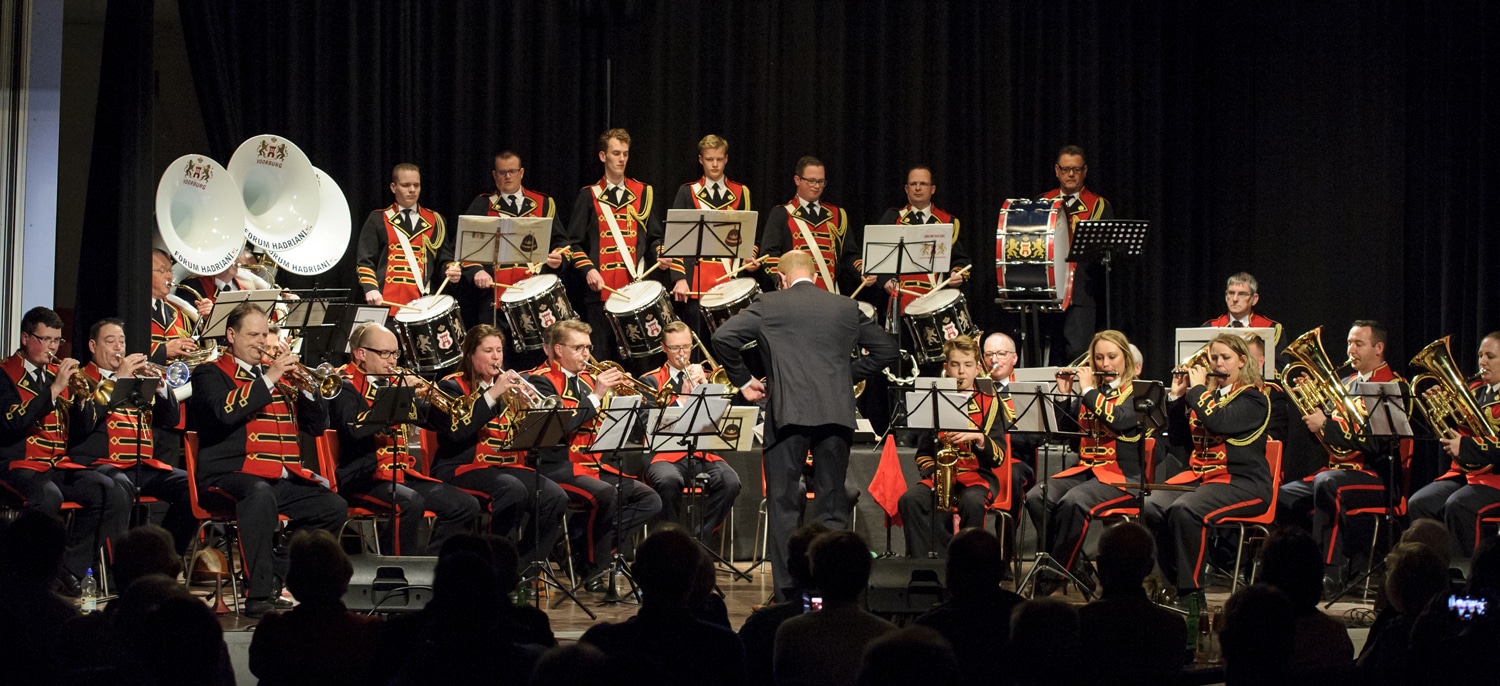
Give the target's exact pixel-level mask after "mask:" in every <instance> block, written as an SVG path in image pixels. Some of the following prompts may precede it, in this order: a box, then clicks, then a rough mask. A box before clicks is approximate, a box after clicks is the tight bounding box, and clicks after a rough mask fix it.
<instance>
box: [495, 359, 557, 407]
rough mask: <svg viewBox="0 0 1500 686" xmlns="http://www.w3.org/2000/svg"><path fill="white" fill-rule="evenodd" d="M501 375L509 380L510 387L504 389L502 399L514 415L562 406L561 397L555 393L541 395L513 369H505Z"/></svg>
mask: <svg viewBox="0 0 1500 686" xmlns="http://www.w3.org/2000/svg"><path fill="white" fill-rule="evenodd" d="M503 376H505V378H506V379H507V380H509V381H510V383H511V386H510V388H507V389H505V393H504V399H505V407H506V410H507V411H509V412H510V413H511V415H512V416H514V417H517V418H519V417H524V416H526V413H527V412H530V411H532V410H553V409H557V408H558V407H561V406H562V399H561V398H559V397H557V396H555V395H543V394H542V392H541V391H540V390H539V389H537V387H536V386H535V385H533V384H532V383H531V382H530V381H527V380H526V377H524V376H521V375H520V374H517V373H516V372H515V370H506V371H505V372H504V373H503Z"/></svg>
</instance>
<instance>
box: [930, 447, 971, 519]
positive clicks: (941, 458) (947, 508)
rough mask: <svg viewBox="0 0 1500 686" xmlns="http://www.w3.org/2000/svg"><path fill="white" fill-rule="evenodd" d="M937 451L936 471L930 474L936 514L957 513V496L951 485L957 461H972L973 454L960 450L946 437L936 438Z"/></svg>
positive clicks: (956, 474)
mask: <svg viewBox="0 0 1500 686" xmlns="http://www.w3.org/2000/svg"><path fill="white" fill-rule="evenodd" d="M938 446H939V449H938V451H937V455H935V456H933V461H935V462H936V463H937V471H935V472H933V473H932V494H933V498H934V499H935V500H936V504H935V505H934V508H935V511H937V512H957V511H958V496H957V494H955V493H954V492H953V483H954V480H955V478H956V477H957V476H958V461H959V460H963V459H970V460H972V459H974V453H971V452H968V451H966V450H961V449H959V448H958V447H957V446H955V445H954V444H953V442H952V441H951V440H949V438H948V437H947V436H941V437H940V438H938Z"/></svg>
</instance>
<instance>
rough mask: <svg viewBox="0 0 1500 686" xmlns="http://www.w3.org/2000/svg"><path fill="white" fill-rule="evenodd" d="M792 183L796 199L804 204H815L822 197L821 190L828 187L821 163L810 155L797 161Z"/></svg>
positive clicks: (826, 175) (826, 176)
mask: <svg viewBox="0 0 1500 686" xmlns="http://www.w3.org/2000/svg"><path fill="white" fill-rule="evenodd" d="M792 182H793V183H794V184H796V186H797V197H799V198H801V199H802V200H803V201H804V202H817V201H818V199H819V198H821V197H823V189H825V188H827V187H828V174H827V173H826V172H825V171H824V169H823V161H822V160H819V159H818V158H816V157H813V156H812V155H807V156H804V157H802V158H801V159H799V160H797V174H796V176H793V177H792Z"/></svg>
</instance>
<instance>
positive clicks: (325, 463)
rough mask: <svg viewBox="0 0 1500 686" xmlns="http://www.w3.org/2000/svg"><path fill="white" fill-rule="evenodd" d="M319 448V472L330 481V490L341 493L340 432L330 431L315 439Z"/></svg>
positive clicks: (314, 441)
mask: <svg viewBox="0 0 1500 686" xmlns="http://www.w3.org/2000/svg"><path fill="white" fill-rule="evenodd" d="M313 443H314V444H315V445H317V447H318V471H319V472H322V474H323V478H325V479H327V480H328V490H330V491H333V492H334V493H338V492H339V477H338V463H339V432H337V431H335V430H333V429H328V430H326V431H324V432H323V433H321V434H319V435H318V436H317V437H316V438H314V439H313Z"/></svg>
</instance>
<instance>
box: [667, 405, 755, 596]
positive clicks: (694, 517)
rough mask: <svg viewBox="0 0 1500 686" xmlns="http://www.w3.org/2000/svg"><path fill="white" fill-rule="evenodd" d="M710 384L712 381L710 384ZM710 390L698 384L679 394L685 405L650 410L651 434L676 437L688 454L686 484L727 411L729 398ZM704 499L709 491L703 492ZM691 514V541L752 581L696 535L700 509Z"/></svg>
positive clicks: (720, 431) (718, 434)
mask: <svg viewBox="0 0 1500 686" xmlns="http://www.w3.org/2000/svg"><path fill="white" fill-rule="evenodd" d="M710 385H712V384H710ZM711 390H713V389H710V388H706V387H703V386H700V387H699V388H696V389H694V392H693V393H689V394H687V395H678V396H677V397H678V399H679V400H685V401H686V404H683V405H676V406H672V407H664V408H661V409H659V410H657V411H656V412H654V413H652V414H653V415H654V416H653V422H652V424H651V426H652V430H651V435H652V436H653V437H657V436H661V437H666V438H675V439H677V441H678V443H680V444H681V445H682V448H683V450H684V451H685V452H686V453H687V455H686V456H685V457H684V458H683V459H685V460H687V461H688V470H689V471H688V474H689V477H690V478H689V479H688V484H689V487H692V486H696V485H698V476H699V474H700V473H701V472H699V471H698V469H699V463H700V462H702V461H703V458H699V457H698V456H697V453H698V451H700V450H702V449H703V446H704V444H706V443H708V442H709V441H711V440H712V439H713V438H722V437H723V435H724V429H723V428H722V427H720V425H719V422H720V421H722V419H723V418H724V416H725V415H726V414H727V413H728V412H729V398H726V397H724V396H723V395H722V394H720V393H716V394H713V395H710V394H709V393H708V391H711ZM703 495H704V499H705V501H706V500H707V497H708V494H707V493H706V492H705V493H704V494H703ZM691 512H692V514H690V515H689V516H688V530H689V531H690V532H691V535H692V537H693V541H694V542H696V543H697V544H698V547H700V548H702V549H703V551H704V552H705V553H707V554H708V556H709V557H710V558H711V559H713V560H714V562H715V563H717V564H722V565H724V566H725V567H728V568H729V571H730V573H731V574H732V575H734V576H737V577H740V578H742V579H744V580H745V581H746V582H747V583H748V582H750V581H751V579H750V575H749V574H746V573H745V572H742V571H740V570H739V569H738V568H736V567H735V566H734V563H733V562H731V561H729V560H726V559H724V556H723V555H720V554H719V553H718V551H716V550H714V549H713V548H710V547H708V544H706V543H704V542H703V540H702V538H701V537H700V536H699V529H702V528H703V512H702V508H701V507H700V508H692V509H691Z"/></svg>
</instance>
